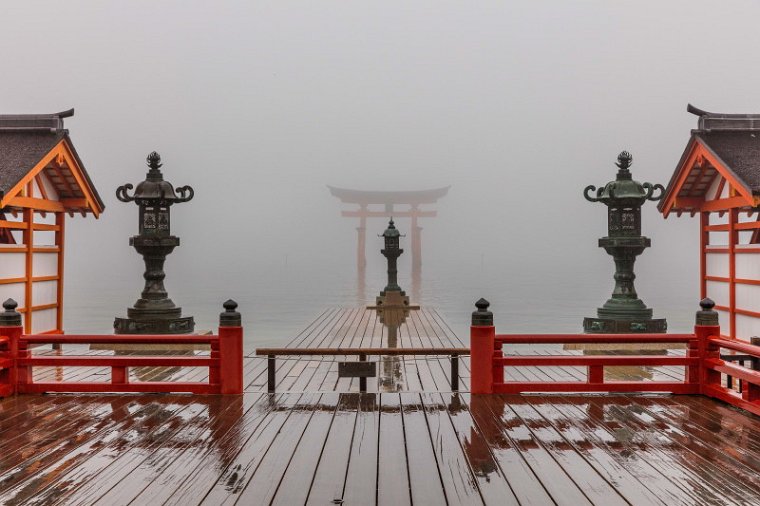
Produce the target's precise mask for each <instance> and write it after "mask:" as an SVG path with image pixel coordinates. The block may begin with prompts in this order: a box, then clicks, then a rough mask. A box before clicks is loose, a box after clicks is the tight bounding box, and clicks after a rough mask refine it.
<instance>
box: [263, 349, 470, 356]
mask: <svg viewBox="0 0 760 506" xmlns="http://www.w3.org/2000/svg"><path fill="white" fill-rule="evenodd" d="M469 354H470V348H257V349H256V356H269V355H351V356H354V355H469Z"/></svg>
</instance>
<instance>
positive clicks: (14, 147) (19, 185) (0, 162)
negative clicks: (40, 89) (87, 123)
mask: <svg viewBox="0 0 760 506" xmlns="http://www.w3.org/2000/svg"><path fill="white" fill-rule="evenodd" d="M73 115H74V109H70V110H68V111H63V112H59V113H54V114H3V115H0V208H4V207H10V208H13V207H18V204H19V201H18V200H17V199H18V198H25V197H24V194H23V191H24V189H25V187H26V185H27V184H28V183H29V182H31V181H32V180H33V179H34V178H35V177H37V176H39V175H40V174H43V175H45V176H46V177H47V179H48V181H49V182H50V184H51V185H52V186H53V188H54V190H55V192H56V193H57V197H58V198H57V200H58V201H59V204H60V205H59V206H56V209H58V208H59V207H60V210H63V211H67V212H70V213H73V212H81V213H83V214H85V213H93V214H94V215H95V216H96V217H97V216H98V215H99V214H100V213H101V212H103V209H105V205H104V204H103V200H102V199H101V198H100V195H99V194H98V191H97V190H96V188H95V186H94V185H93V183H92V180H91V179H90V176H89V174H88V173H87V170H85V167H84V164H83V163H82V160H81V158H80V157H79V154H78V153H77V151H76V149H75V148H74V144H73V143H72V141H71V138H70V136H69V131H68V130H67V129H65V128H64V127H63V119H64V118H68V117H71V116H73Z"/></svg>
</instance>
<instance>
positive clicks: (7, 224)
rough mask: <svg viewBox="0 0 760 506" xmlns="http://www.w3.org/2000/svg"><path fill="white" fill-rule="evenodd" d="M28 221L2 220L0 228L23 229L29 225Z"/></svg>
mask: <svg viewBox="0 0 760 506" xmlns="http://www.w3.org/2000/svg"><path fill="white" fill-rule="evenodd" d="M28 226H29V225H27V224H26V223H24V222H23V221H7V220H0V228H12V229H15V230H23V229H25V228H26V227H28Z"/></svg>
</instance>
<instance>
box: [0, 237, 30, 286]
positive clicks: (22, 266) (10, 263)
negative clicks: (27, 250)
mask: <svg viewBox="0 0 760 506" xmlns="http://www.w3.org/2000/svg"><path fill="white" fill-rule="evenodd" d="M6 246H9V247H12V245H6ZM24 276H26V262H25V254H24V253H0V279H8V278H21V277H24Z"/></svg>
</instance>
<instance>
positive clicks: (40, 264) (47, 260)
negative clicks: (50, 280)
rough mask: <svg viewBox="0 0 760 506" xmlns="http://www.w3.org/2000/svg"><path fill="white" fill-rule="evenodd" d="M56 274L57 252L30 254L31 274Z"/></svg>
mask: <svg viewBox="0 0 760 506" xmlns="http://www.w3.org/2000/svg"><path fill="white" fill-rule="evenodd" d="M57 274H58V253H34V254H33V255H32V275H33V276H34V277H35V278H36V277H39V276H56V275H57Z"/></svg>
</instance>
